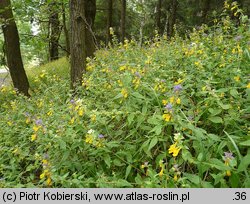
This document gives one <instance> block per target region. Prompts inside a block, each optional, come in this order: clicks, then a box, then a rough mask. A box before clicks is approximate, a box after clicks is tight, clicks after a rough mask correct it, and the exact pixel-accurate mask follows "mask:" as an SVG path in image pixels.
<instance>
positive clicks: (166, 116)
mask: <svg viewBox="0 0 250 204" xmlns="http://www.w3.org/2000/svg"><path fill="white" fill-rule="evenodd" d="M162 118H163V119H164V120H165V121H166V122H169V121H170V120H171V115H170V114H168V113H165V114H163V116H162Z"/></svg>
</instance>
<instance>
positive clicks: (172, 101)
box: [170, 96, 174, 104]
mask: <svg viewBox="0 0 250 204" xmlns="http://www.w3.org/2000/svg"><path fill="white" fill-rule="evenodd" d="M170 103H172V104H173V103H174V96H172V97H171V98H170Z"/></svg>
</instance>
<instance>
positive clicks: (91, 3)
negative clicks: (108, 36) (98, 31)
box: [85, 0, 96, 57]
mask: <svg viewBox="0 0 250 204" xmlns="http://www.w3.org/2000/svg"><path fill="white" fill-rule="evenodd" d="M85 4H86V6H85V17H86V22H85V23H86V39H85V43H86V46H85V47H86V56H87V57H93V56H94V52H95V50H96V45H95V39H94V37H95V36H94V31H93V30H94V22H95V15H96V0H85Z"/></svg>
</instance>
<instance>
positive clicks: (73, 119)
mask: <svg viewBox="0 0 250 204" xmlns="http://www.w3.org/2000/svg"><path fill="white" fill-rule="evenodd" d="M74 122H75V118H74V117H73V118H71V120H70V121H69V124H71V125H72V124H73V123H74Z"/></svg>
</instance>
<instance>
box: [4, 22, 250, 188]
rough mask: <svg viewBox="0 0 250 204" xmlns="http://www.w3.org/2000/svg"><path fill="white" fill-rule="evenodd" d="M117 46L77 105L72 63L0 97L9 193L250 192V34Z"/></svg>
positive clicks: (94, 68)
mask: <svg viewBox="0 0 250 204" xmlns="http://www.w3.org/2000/svg"><path fill="white" fill-rule="evenodd" d="M245 20H246V19H245ZM245 22H246V21H245ZM113 39H114V41H113V47H111V48H110V49H102V50H99V51H97V53H96V57H95V58H94V59H89V60H88V66H87V70H88V72H87V74H86V75H85V76H84V79H83V81H82V85H81V86H80V87H79V89H78V94H75V95H73V94H72V93H71V91H70V90H69V84H70V80H69V74H68V72H69V71H68V70H69V68H68V66H69V65H68V62H67V60H66V59H65V58H64V59H60V60H59V61H55V62H53V63H51V64H48V65H45V66H43V67H39V69H36V68H34V69H31V70H28V74H29V80H30V84H31V87H32V90H31V96H32V97H31V98H27V97H23V96H20V95H16V92H15V90H13V89H12V88H11V87H9V86H2V87H1V88H0V103H1V106H0V187H46V186H50V187H250V179H249V173H250V171H249V164H250V150H249V146H250V134H249V133H250V130H249V107H250V104H249V97H250V82H249V66H250V41H249V39H250V29H249V25H247V23H244V21H243V23H242V24H241V26H239V27H238V28H235V27H234V26H233V24H232V22H231V20H230V19H229V18H227V17H225V18H223V20H222V21H221V22H218V23H216V25H215V26H214V27H212V28H207V27H206V26H202V27H200V28H199V29H197V30H194V31H193V32H192V33H190V35H189V36H188V37H187V38H186V39H185V40H183V39H182V38H180V37H179V36H178V35H175V37H174V38H172V39H167V37H164V36H163V37H159V36H158V34H157V33H156V34H155V37H154V39H153V40H152V41H150V42H145V45H144V46H143V47H140V46H139V45H138V43H137V42H135V41H133V40H131V41H125V44H124V45H121V44H119V43H117V42H116V40H115V39H116V38H115V36H114V37H113ZM32 73H33V74H32Z"/></svg>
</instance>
